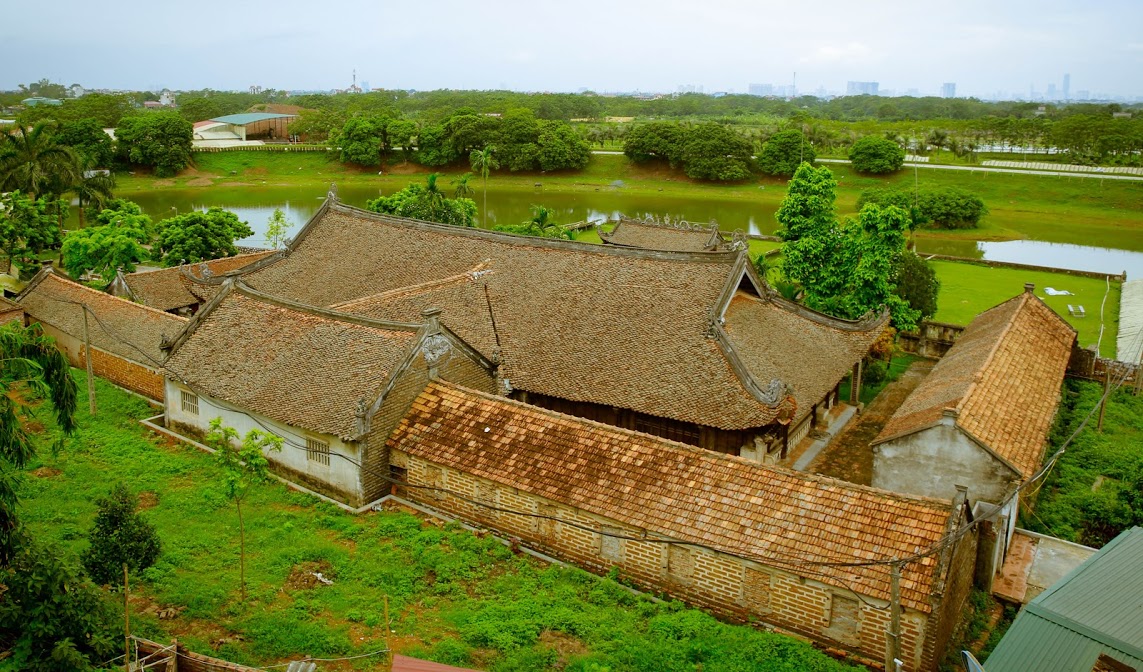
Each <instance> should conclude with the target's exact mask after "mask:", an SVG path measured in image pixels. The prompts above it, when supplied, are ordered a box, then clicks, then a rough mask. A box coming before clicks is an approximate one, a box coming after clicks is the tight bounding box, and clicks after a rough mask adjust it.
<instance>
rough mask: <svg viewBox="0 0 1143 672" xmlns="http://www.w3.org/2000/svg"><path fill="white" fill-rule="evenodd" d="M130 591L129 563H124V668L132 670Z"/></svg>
mask: <svg viewBox="0 0 1143 672" xmlns="http://www.w3.org/2000/svg"><path fill="white" fill-rule="evenodd" d="M129 593H130V591H129V590H128V588H127V563H126V562H125V563H123V669H124V670H125V671H126V672H131V613H130V611H129V610H128V607H130V605H129V604H128V603H127V597H128V595H129Z"/></svg>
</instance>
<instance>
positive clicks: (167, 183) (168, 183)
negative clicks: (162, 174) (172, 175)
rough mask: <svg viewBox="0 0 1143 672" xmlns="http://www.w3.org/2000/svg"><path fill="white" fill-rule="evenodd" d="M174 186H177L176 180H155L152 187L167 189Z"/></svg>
mask: <svg viewBox="0 0 1143 672" xmlns="http://www.w3.org/2000/svg"><path fill="white" fill-rule="evenodd" d="M173 186H175V181H174V180H155V181H154V182H152V183H151V187H152V188H155V189H165V188H167V187H173Z"/></svg>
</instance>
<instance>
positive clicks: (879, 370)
mask: <svg viewBox="0 0 1143 672" xmlns="http://www.w3.org/2000/svg"><path fill="white" fill-rule="evenodd" d="M888 376H889V367H887V366H885V362H882V361H878V360H874V361H872V362H869V364H867V365H866V366H865V370H864V371H862V372H861V382H862V383H863V384H865V385H880V384H881V383H883V382H885V379H886V378H887V377H888Z"/></svg>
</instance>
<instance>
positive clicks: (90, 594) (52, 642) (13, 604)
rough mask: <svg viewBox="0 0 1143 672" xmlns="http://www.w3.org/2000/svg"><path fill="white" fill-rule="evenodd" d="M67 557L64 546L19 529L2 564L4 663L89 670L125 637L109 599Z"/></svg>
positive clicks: (44, 671) (63, 671)
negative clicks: (117, 626)
mask: <svg viewBox="0 0 1143 672" xmlns="http://www.w3.org/2000/svg"><path fill="white" fill-rule="evenodd" d="M65 557H66V555H65V554H64V553H63V551H62V549H59V548H55V547H52V546H45V545H41V544H39V543H36V542H35V541H33V540H32V539H31V538H29V537H27V536H26V535H20V539H19V543H18V544H17V546H16V547H15V548H14V549H13V553H12V555H11V556H10V557H9V559H8V561H7V562H5V563H4V565H3V566H2V567H0V584H2V585H3V586H4V597H3V599H0V637H2V638H3V641H4V648H5V649H6V650H7V653H9V654H11V655H10V657H9V658H8V659H7V660H6V661H5V666H6V667H5V669H12V670H25V671H28V672H76V671H79V672H86V671H89V670H95V669H96V665H97V664H99V663H102V662H103V661H104V660H106V659H107V658H110V657H112V656H113V655H114V652H115V650H116V645H117V644H121V643H122V640H121V639H120V640H116V638H115V636H114V635H115V631H114V627H115V620H114V616H113V614H112V613H111V610H110V608H109V606H108V602H107V600H106V599H104V597H103V594H102V593H101V592H100V591H99V589H98V588H97V587H96V586H95V585H93V584H92V583H91V581H90V580H89V579H88V578H87V577H86V576H84V575H83V572H82V571H80V569H79V567H78V566H76V564H75V563H74V561H71V560H65V559H64V558H65ZM101 669H105V668H101Z"/></svg>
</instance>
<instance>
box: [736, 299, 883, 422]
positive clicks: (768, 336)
mask: <svg viewBox="0 0 1143 672" xmlns="http://www.w3.org/2000/svg"><path fill="white" fill-rule="evenodd" d="M807 315H809V316H807ZM807 315H803V314H799V309H798V308H797V307H796V306H793V305H792V304H789V303H788V302H786V301H784V300H782V299H779V298H771V299H762V298H759V297H757V296H755V295H753V294H748V293H746V292H742V291H739V292H736V293H735V294H734V298H732V299H731V301H730V305H729V306H728V307H727V309H726V314H725V321H726V323H725V328H726V332H727V334H729V335H730V340H731V343H732V344H733V345H734V349H735V351H736V352H737V353H738V356H739V357H740V358H741V359H742V361H743V363H744V364H745V365H746V367H747V368H748V369H750V370H751V371H757V372H760V373H761V372H766V373H765V375H768V376H771V377H773V378H777V379H778V380H781V381H782V382H784V383H787V384H788V385H790V387H791V388H792V392H793V395H794V399H795V400H797V402H798V416H799V417H800V416H802V415H805V414H806V413H809V412H810V410H811V409H812V408H813V405H814V404H815V403H817V402H818V401H821V399H822V398H823V397H824V396H825V395H826V393H827V392H829V391H830V390H831V389H832V388H833V386H834V385H835V384H836V383H837V381H838V380H840V379H841V378H843V377H844V376H845V374H846V372H848V371H849V370H850V369H851V368H852V366H853V364H854V362H856V361H858V360H859V359H861V358H862V357H864V356H865V355H866V354H868V353H869V348H870V346H871V345H873V342H874V341H875V340H877V337H878V336H879V333H880V332H879V330H877V329H871V330H869V331H850V330H844V329H838V328H836V327H834V326H832V322H831V321H828V320H820V319H816V318H815V317H814V316H813V315H812V314H808V313H807ZM775 334H780V335H781V336H780V338H775ZM759 382H761V383H767V382H769V379H765V380H761V381H759Z"/></svg>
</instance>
